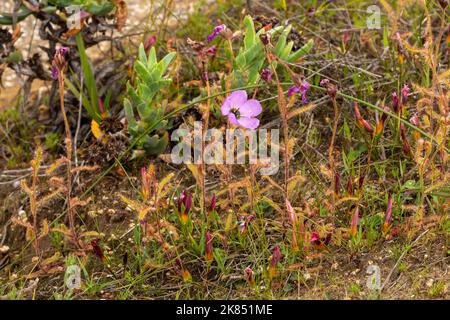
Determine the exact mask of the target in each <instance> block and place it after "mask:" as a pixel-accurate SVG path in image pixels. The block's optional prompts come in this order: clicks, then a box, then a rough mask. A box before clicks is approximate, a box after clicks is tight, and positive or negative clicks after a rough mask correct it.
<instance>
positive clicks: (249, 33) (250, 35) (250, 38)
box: [244, 15, 256, 49]
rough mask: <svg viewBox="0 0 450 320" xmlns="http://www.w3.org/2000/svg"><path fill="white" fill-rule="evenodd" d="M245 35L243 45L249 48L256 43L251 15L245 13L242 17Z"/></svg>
mask: <svg viewBox="0 0 450 320" xmlns="http://www.w3.org/2000/svg"><path fill="white" fill-rule="evenodd" d="M244 26H245V28H246V30H245V36H244V47H245V48H247V49H248V48H251V47H252V46H253V45H254V44H255V43H256V34H255V25H254V23H253V19H252V17H251V16H249V15H247V16H246V17H245V18H244Z"/></svg>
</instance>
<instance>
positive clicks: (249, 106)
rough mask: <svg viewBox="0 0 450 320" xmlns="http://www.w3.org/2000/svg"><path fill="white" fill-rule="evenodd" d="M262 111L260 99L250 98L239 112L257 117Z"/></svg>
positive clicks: (242, 114) (246, 115)
mask: <svg viewBox="0 0 450 320" xmlns="http://www.w3.org/2000/svg"><path fill="white" fill-rule="evenodd" d="M261 112H262V107H261V103H259V101H258V100H255V99H250V100H247V102H246V103H244V104H243V105H241V107H240V108H239V113H240V114H241V116H243V117H249V118H250V117H256V116H258V115H259V114H260V113H261Z"/></svg>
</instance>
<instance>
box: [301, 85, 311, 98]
mask: <svg viewBox="0 0 450 320" xmlns="http://www.w3.org/2000/svg"><path fill="white" fill-rule="evenodd" d="M310 87H311V85H310V84H309V82H308V81H303V82H302V85H301V86H300V91H301V93H302V101H303V102H308V98H307V97H306V93H307V92H308V90H309V88H310Z"/></svg>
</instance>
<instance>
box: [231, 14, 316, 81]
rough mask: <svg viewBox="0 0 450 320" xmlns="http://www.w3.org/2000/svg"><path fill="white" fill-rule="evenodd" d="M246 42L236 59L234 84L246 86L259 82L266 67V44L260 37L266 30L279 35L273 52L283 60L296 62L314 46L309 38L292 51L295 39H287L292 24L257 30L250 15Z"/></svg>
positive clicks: (246, 18) (247, 20)
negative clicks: (300, 46) (301, 45)
mask: <svg viewBox="0 0 450 320" xmlns="http://www.w3.org/2000/svg"><path fill="white" fill-rule="evenodd" d="M243 24H244V27H245V34H244V43H243V47H241V48H240V50H239V53H238V54H237V56H236V57H235V59H234V65H233V69H234V74H233V76H234V82H235V83H234V85H235V86H245V85H252V84H255V83H256V82H258V80H259V78H260V72H261V70H262V68H263V67H264V63H265V62H266V53H265V50H264V44H263V43H262V41H261V39H260V37H261V35H263V34H264V33H265V32H267V33H268V34H270V36H271V38H272V39H273V38H276V37H275V36H276V35H277V34H279V33H281V34H280V35H279V36H278V39H277V42H276V43H275V44H274V47H273V49H272V50H273V51H272V52H273V54H275V55H276V56H277V57H278V58H280V59H281V60H284V61H286V62H290V63H294V62H296V61H297V60H298V59H299V58H301V57H302V56H304V55H305V54H307V53H308V52H309V51H310V50H311V49H312V47H313V45H314V42H313V40H309V41H308V42H307V43H306V44H305V45H304V46H303V47H302V48H300V49H299V50H297V51H295V52H292V48H293V46H294V42H293V41H289V42H288V41H287V39H288V36H289V33H290V32H291V30H292V26H291V25H288V26H286V27H282V26H279V27H276V28H273V29H271V30H269V31H265V30H264V29H261V30H259V31H258V32H256V31H255V26H254V24H253V20H252V18H251V17H250V16H246V17H245V18H244V22H243Z"/></svg>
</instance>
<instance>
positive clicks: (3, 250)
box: [0, 245, 9, 254]
mask: <svg viewBox="0 0 450 320" xmlns="http://www.w3.org/2000/svg"><path fill="white" fill-rule="evenodd" d="M8 251H9V247H8V246H6V245H5V246H1V247H0V253H1V254H6V253H8Z"/></svg>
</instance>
